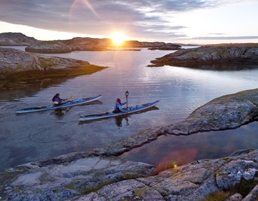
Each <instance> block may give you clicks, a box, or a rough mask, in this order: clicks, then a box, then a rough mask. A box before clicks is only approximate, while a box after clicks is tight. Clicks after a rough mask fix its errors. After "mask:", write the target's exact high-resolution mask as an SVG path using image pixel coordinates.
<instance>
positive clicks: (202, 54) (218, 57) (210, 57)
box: [149, 43, 258, 70]
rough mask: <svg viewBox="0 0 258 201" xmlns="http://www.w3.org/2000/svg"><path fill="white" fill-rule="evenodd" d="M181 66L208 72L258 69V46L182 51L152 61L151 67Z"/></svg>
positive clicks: (206, 46) (217, 47)
mask: <svg viewBox="0 0 258 201" xmlns="http://www.w3.org/2000/svg"><path fill="white" fill-rule="evenodd" d="M164 65H169V66H180V67H188V68H198V69H206V70H243V69H253V68H257V67H258V44H256V43H253V44H218V45H205V46H201V47H198V48H191V49H181V50H178V51H176V52H174V53H171V54H167V55H165V56H163V57H161V58H156V59H155V60H152V61H151V64H150V65H149V67H157V66H164Z"/></svg>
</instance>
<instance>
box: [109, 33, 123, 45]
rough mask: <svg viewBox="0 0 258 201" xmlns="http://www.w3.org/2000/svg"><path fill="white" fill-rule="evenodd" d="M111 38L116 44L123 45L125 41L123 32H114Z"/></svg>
mask: <svg viewBox="0 0 258 201" xmlns="http://www.w3.org/2000/svg"><path fill="white" fill-rule="evenodd" d="M111 38H112V41H113V44H114V45H116V46H121V45H122V44H123V43H124V41H125V36H124V34H123V33H121V32H116V33H114V34H112V36H111Z"/></svg>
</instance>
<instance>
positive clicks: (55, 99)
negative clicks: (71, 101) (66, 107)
mask: <svg viewBox="0 0 258 201" xmlns="http://www.w3.org/2000/svg"><path fill="white" fill-rule="evenodd" d="M52 101H53V103H54V105H60V104H62V103H65V102H66V99H62V98H60V94H59V93H57V94H56V95H54V97H53V98H52Z"/></svg>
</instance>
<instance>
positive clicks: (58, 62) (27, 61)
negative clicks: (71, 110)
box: [0, 48, 107, 89]
mask: <svg viewBox="0 0 258 201" xmlns="http://www.w3.org/2000/svg"><path fill="white" fill-rule="evenodd" d="M105 68H107V67H104V66H97V65H93V64H90V63H89V62H87V61H82V60H76V59H67V58H61V57H46V56H43V55H40V54H34V53H28V52H24V51H21V50H17V49H13V48H0V73H1V75H0V87H1V89H11V88H21V87H23V86H24V85H26V84H31V83H37V82H41V81H44V80H49V79H50V80H51V79H53V80H57V79H68V78H71V77H75V76H78V75H85V74H92V73H95V72H98V71H100V70H103V69H105Z"/></svg>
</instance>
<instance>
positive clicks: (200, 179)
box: [0, 150, 258, 201]
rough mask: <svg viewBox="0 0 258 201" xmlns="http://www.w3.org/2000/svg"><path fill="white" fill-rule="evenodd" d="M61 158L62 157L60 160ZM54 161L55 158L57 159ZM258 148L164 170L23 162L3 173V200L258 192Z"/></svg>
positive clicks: (89, 162) (190, 197) (110, 161)
mask: <svg viewBox="0 0 258 201" xmlns="http://www.w3.org/2000/svg"><path fill="white" fill-rule="evenodd" d="M64 157H65V156H63V159H64ZM57 161H58V159H57ZM257 161H258V150H253V151H252V150H246V151H242V152H239V153H235V154H234V155H232V156H229V157H225V158H221V159H215V160H208V159H207V160H199V161H194V162H192V163H191V164H186V165H183V166H180V167H176V166H175V167H174V168H172V169H168V170H165V171H162V172H157V171H155V168H154V167H153V166H152V165H149V164H144V163H139V162H130V161H122V160H120V159H118V158H114V157H112V158H111V157H108V158H103V157H85V158H80V159H77V160H74V161H72V162H65V163H62V164H59V163H57V164H51V165H44V166H42V164H41V165H40V163H30V164H25V165H22V166H19V167H16V168H12V169H9V170H6V171H4V172H1V174H0V181H1V182H0V196H1V200H15V201H19V200H52V201H56V200H73V201H76V200H103V201H105V200H175V201H181V200H184V201H195V200H203V199H205V198H207V197H211V198H212V197H213V198H214V197H216V198H218V197H219V198H220V200H226V199H229V198H230V199H229V200H233V198H239V199H238V200H244V201H247V200H248V201H249V200H250V201H251V200H257V196H258V191H257V188H258V185H257V184H258V181H257V180H258V177H257V173H258V163H257Z"/></svg>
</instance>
